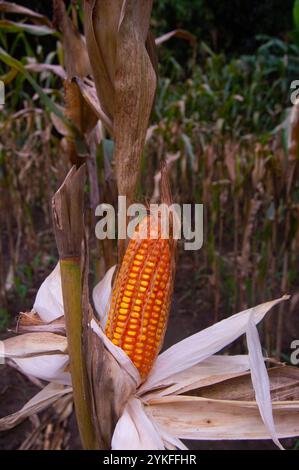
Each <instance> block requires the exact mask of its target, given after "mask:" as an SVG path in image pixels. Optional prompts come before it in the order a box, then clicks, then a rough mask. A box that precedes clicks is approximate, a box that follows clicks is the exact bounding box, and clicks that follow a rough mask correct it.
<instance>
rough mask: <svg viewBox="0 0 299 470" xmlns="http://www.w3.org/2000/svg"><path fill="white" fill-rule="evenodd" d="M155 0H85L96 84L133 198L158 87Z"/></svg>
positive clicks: (120, 177) (123, 185)
mask: <svg viewBox="0 0 299 470" xmlns="http://www.w3.org/2000/svg"><path fill="white" fill-rule="evenodd" d="M151 8H152V1H151V0H140V1H139V2H137V3H136V2H134V1H132V0H127V1H123V0H117V1H115V2H109V1H105V0H93V1H91V0H85V2H84V13H85V24H84V28H85V35H86V42H87V48H88V51H89V56H90V60H91V65H92V69H93V76H94V79H95V85H96V89H97V93H98V97H99V101H100V103H101V106H100V107H101V108H102V109H103V111H104V113H105V115H107V116H108V118H109V119H110V120H111V122H113V136H114V138H115V144H116V145H115V161H116V176H117V184H118V191H119V194H120V195H123V196H127V198H128V204H130V201H132V199H133V197H134V193H135V189H136V184H137V179H138V175H139V168H140V159H141V154H142V150H143V146H144V143H145V137H146V132H147V127H148V121H149V116H150V113H151V109H152V105H153V102H154V97H155V92H156V84H157V78H156V72H155V68H156V60H155V46H154V41H153V38H152V36H151V35H150V34H149V20H150V13H151Z"/></svg>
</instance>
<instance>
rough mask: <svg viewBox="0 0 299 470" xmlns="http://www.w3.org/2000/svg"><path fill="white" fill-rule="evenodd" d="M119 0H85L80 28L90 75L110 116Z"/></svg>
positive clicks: (112, 102)
mask: <svg viewBox="0 0 299 470" xmlns="http://www.w3.org/2000/svg"><path fill="white" fill-rule="evenodd" d="M122 5H123V0H115V1H113V2H111V1H109V0H85V1H84V31H85V36H86V45H87V49H88V53H89V57H90V62H91V67H92V70H93V76H94V80H95V85H96V89H97V93H98V97H99V100H100V103H101V107H102V109H103V110H104V113H105V114H106V115H107V116H108V118H109V119H111V120H113V116H114V80H115V70H116V47H117V32H118V27H119V21H120V14H121V9H122Z"/></svg>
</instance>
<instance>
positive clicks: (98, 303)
mask: <svg viewBox="0 0 299 470" xmlns="http://www.w3.org/2000/svg"><path fill="white" fill-rule="evenodd" d="M115 269H116V266H112V268H110V269H109V270H108V271H107V273H106V274H105V276H104V278H103V279H102V280H101V281H100V282H99V283H98V284H97V285H96V286H95V287H94V289H93V293H92V297H93V303H94V306H95V310H96V312H97V314H98V317H99V320H100V323H101V326H102V328H103V329H105V326H106V322H107V317H108V312H109V306H110V297H111V290H112V287H111V286H112V278H113V276H114V273H115Z"/></svg>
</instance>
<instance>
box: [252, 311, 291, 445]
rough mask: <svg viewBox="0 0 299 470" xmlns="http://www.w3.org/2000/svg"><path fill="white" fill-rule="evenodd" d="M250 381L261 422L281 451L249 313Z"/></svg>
mask: <svg viewBox="0 0 299 470" xmlns="http://www.w3.org/2000/svg"><path fill="white" fill-rule="evenodd" d="M246 339H247V346H248V354H249V362H250V371H251V380H252V384H253V388H254V391H255V399H256V403H257V405H258V408H259V410H260V414H261V417H262V419H263V422H264V424H265V426H266V428H267V430H268V432H269V434H270V436H271V437H272V440H273V442H274V443H275V444H276V445H277V446H278V447H279V448H280V449H281V450H283V447H282V445H281V444H280V442H279V440H278V436H277V434H276V429H275V425H274V420H273V414H272V402H271V395H270V381H269V376H268V373H267V369H266V366H265V362H264V358H263V353H262V347H261V343H260V338H259V334H258V331H257V327H256V324H255V322H254V319H253V314H252V313H251V315H250V317H249V321H248V325H247V329H246Z"/></svg>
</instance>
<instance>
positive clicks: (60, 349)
mask: <svg viewBox="0 0 299 470" xmlns="http://www.w3.org/2000/svg"><path fill="white" fill-rule="evenodd" d="M3 344H4V349H3V352H4V356H5V357H10V358H16V357H30V356H37V355H41V354H57V353H63V354H66V353H67V340H66V338H65V337H64V336H61V335H56V334H55V333H25V334H23V335H18V336H14V337H12V338H8V339H5V340H4V341H3Z"/></svg>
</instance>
